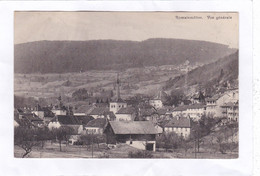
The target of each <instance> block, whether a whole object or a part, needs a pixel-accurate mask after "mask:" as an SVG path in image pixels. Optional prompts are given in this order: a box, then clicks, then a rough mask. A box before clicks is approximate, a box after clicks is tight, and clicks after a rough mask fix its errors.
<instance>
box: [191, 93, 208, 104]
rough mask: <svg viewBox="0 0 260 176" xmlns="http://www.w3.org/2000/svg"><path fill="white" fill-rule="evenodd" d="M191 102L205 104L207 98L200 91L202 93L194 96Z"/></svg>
mask: <svg viewBox="0 0 260 176" xmlns="http://www.w3.org/2000/svg"><path fill="white" fill-rule="evenodd" d="M191 102H192V104H200V103H205V96H204V95H203V93H202V92H201V91H200V92H198V93H196V94H194V95H193V96H192V97H191Z"/></svg>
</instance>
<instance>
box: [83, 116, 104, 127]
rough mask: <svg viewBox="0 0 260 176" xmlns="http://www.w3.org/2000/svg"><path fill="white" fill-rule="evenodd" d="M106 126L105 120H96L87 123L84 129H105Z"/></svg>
mask: <svg viewBox="0 0 260 176" xmlns="http://www.w3.org/2000/svg"><path fill="white" fill-rule="evenodd" d="M106 124H107V119H104V118H97V119H94V120H91V121H89V122H88V123H87V125H86V127H97V128H105V126H106Z"/></svg>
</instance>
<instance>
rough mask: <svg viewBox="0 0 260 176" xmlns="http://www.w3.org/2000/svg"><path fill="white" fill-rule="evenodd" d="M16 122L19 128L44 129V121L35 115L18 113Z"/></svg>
mask: <svg viewBox="0 0 260 176" xmlns="http://www.w3.org/2000/svg"><path fill="white" fill-rule="evenodd" d="M15 121H16V122H17V123H18V125H19V126H27V127H44V123H43V120H42V119H40V118H39V117H38V116H37V115H35V114H34V113H17V114H15Z"/></svg>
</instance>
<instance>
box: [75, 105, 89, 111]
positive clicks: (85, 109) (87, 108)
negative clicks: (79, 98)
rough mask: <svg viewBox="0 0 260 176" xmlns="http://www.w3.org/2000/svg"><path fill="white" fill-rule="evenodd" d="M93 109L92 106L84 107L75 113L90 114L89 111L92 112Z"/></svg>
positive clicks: (80, 107)
mask: <svg viewBox="0 0 260 176" xmlns="http://www.w3.org/2000/svg"><path fill="white" fill-rule="evenodd" d="M92 108H93V106H91V105H82V106H79V107H78V108H77V109H75V110H74V113H88V112H89V111H91V109H92Z"/></svg>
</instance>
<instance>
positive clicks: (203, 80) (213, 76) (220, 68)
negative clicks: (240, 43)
mask: <svg viewBox="0 0 260 176" xmlns="http://www.w3.org/2000/svg"><path fill="white" fill-rule="evenodd" d="M238 60H239V59H238V51H237V52H235V53H233V54H231V55H229V56H226V57H223V58H221V59H219V60H217V61H215V62H213V63H210V64H207V65H204V66H201V67H198V68H196V69H194V70H191V71H190V72H188V73H187V74H188V75H187V77H186V81H187V84H188V85H187V86H192V85H198V84H200V85H202V86H203V87H205V86H206V87H207V86H208V85H210V86H211V87H214V86H216V85H218V84H223V83H225V82H227V81H228V82H230V83H233V82H235V81H236V80H237V79H238ZM184 85H185V75H181V76H178V77H175V78H174V79H170V80H168V81H167V82H166V85H165V87H164V88H165V89H166V90H167V89H168V90H169V89H175V88H183V87H184Z"/></svg>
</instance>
